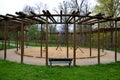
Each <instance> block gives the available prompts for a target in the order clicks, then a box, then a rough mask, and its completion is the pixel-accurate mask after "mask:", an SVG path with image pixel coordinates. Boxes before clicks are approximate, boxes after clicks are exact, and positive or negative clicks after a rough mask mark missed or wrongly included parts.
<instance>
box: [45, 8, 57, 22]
mask: <svg viewBox="0 0 120 80" xmlns="http://www.w3.org/2000/svg"><path fill="white" fill-rule="evenodd" d="M47 14H49V18H50V19H51V20H52V21H53V22H54V23H57V21H56V20H55V19H54V17H53V16H52V15H51V13H50V12H49V11H48V10H47Z"/></svg>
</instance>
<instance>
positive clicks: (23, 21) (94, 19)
mask: <svg viewBox="0 0 120 80" xmlns="http://www.w3.org/2000/svg"><path fill="white" fill-rule="evenodd" d="M16 14H17V15H11V14H6V15H0V23H4V26H3V25H2V26H0V29H3V30H4V40H5V41H4V46H5V47H4V59H5V60H6V56H7V55H6V54H7V50H6V40H7V31H16V32H17V34H18V32H19V31H20V32H21V63H23V61H24V58H23V56H24V31H26V30H25V26H26V25H31V24H41V25H42V24H46V65H48V34H49V32H48V24H73V25H74V29H73V33H72V34H73V35H74V38H73V65H76V43H75V42H76V34H81V33H77V32H76V24H80V25H89V26H90V31H89V32H82V33H90V56H91V54H92V51H91V47H92V41H91V35H92V33H98V64H100V33H101V32H103V31H104V32H107V31H115V61H117V31H118V30H120V28H117V21H120V17H117V18H112V16H108V17H104V15H103V14H101V13H99V14H96V15H93V16H90V14H91V13H90V12H89V13H87V14H85V15H80V14H79V12H76V11H73V12H72V13H71V14H63V13H62V11H60V14H51V13H50V12H49V11H48V10H46V11H45V10H43V14H36V13H34V12H31V15H27V14H25V13H24V12H16ZM55 17H59V18H60V20H59V21H57V20H56V19H55ZM63 17H67V20H66V21H65V22H63ZM108 21H114V22H115V28H107V29H104V28H100V23H103V22H108ZM8 22H9V23H11V24H8ZM93 24H98V30H95V31H92V25H93ZM10 26H14V27H10ZM41 29H42V28H41ZM67 33H68V31H67ZM41 34H42V33H41ZM68 34H69V33H68ZM67 40H68V36H67ZM40 42H41V49H42V39H41V41H40ZM17 50H18V40H17ZM40 55H41V56H42V51H41V54H40ZM67 57H69V56H68V43H67Z"/></svg>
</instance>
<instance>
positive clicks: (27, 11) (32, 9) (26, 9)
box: [23, 5, 35, 15]
mask: <svg viewBox="0 0 120 80" xmlns="http://www.w3.org/2000/svg"><path fill="white" fill-rule="evenodd" d="M31 11H32V12H34V11H35V8H34V7H32V6H29V5H26V6H25V7H24V8H23V12H25V13H26V14H28V15H30V14H31V13H30V12H31Z"/></svg>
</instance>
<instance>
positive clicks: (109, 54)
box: [0, 49, 120, 65]
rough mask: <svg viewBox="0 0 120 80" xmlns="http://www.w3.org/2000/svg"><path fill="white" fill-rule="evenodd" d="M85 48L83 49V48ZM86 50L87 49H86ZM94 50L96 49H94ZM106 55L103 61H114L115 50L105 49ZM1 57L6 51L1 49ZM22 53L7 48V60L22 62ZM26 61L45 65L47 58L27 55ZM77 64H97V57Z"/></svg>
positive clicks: (119, 58) (78, 61)
mask: <svg viewBox="0 0 120 80" xmlns="http://www.w3.org/2000/svg"><path fill="white" fill-rule="evenodd" d="M82 50H83V49H82ZM85 50H86V49H85ZM92 51H94V49H93V50H92ZM105 53H106V55H104V56H102V57H101V58H100V59H101V63H110V62H114V61H115V59H114V52H113V51H108V50H105ZM117 55H118V61H120V54H119V53H118V54H117ZM0 58H1V59H3V58H4V51H0ZM20 58H21V57H20V55H18V54H16V53H15V49H9V50H7V60H9V61H14V62H18V63H20V61H21V60H20ZM24 63H26V64H34V65H45V58H36V57H27V56H24ZM76 64H77V65H93V64H97V57H96V58H86V59H77V60H76Z"/></svg>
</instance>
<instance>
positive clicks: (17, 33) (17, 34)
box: [17, 31, 19, 51]
mask: <svg viewBox="0 0 120 80" xmlns="http://www.w3.org/2000/svg"><path fill="white" fill-rule="evenodd" d="M18 34H19V32H18V31H17V51H18V36H19V35H18Z"/></svg>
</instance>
